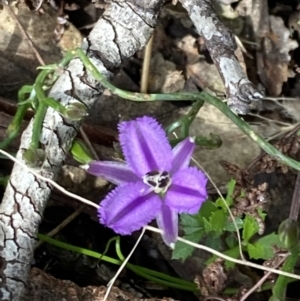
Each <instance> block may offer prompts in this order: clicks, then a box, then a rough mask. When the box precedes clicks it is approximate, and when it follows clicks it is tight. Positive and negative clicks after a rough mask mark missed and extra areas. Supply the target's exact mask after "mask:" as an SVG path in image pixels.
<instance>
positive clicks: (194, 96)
mask: <svg viewBox="0 0 300 301" xmlns="http://www.w3.org/2000/svg"><path fill="white" fill-rule="evenodd" d="M73 53H74V55H75V54H77V55H78V56H79V58H80V59H81V61H82V63H83V64H84V66H85V67H86V69H87V70H88V71H89V72H90V73H91V74H92V75H93V77H94V78H95V79H96V80H98V81H99V82H100V83H101V85H103V87H105V88H107V89H109V90H110V91H111V92H112V93H113V94H115V95H118V96H120V97H122V98H125V99H129V100H133V101H157V100H162V101H167V100H172V101H183V100H202V101H206V102H208V103H210V104H211V105H213V106H215V107H216V108H217V109H219V110H220V111H221V112H222V113H223V114H224V115H226V116H227V117H228V118H229V119H230V120H231V121H232V122H233V123H234V124H235V125H237V126H238V127H239V128H240V129H241V130H242V131H243V132H244V133H245V134H246V135H247V136H249V137H250V138H251V139H252V140H254V141H255V142H256V143H257V144H258V145H259V146H260V147H261V148H262V149H263V150H264V151H265V152H266V153H268V154H269V155H271V156H273V157H275V158H276V159H277V160H279V161H280V162H282V163H284V164H286V165H288V166H290V167H292V168H295V169H296V170H299V171H300V163H299V162H297V161H296V160H293V159H291V158H289V157H288V156H285V155H284V154H282V153H281V152H280V151H278V150H277V149H276V148H275V147H274V146H272V145H271V144H270V143H268V142H267V141H266V140H265V139H263V138H262V137H261V136H260V135H258V134H256V133H254V131H253V130H252V129H251V128H250V127H249V125H248V124H247V123H246V122H244V121H243V120H242V119H241V118H240V117H239V116H237V115H236V114H235V113H233V112H232V111H231V110H230V108H229V107H228V106H227V105H226V104H225V103H224V102H222V101H221V100H220V99H218V98H216V97H214V96H212V95H209V94H208V93H206V92H201V93H185V92H180V93H169V94H142V93H135V92H128V91H125V90H122V89H118V88H116V87H115V86H114V85H112V84H111V83H110V82H109V81H108V80H107V79H106V78H105V76H104V75H102V74H101V73H100V72H99V71H98V70H97V68H96V67H95V66H94V65H93V64H92V63H91V61H90V60H89V58H88V57H87V56H86V55H85V54H84V52H83V51H82V50H81V49H78V50H76V51H74V52H73Z"/></svg>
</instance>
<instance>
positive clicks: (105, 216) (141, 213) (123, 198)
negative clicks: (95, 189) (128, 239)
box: [98, 182, 162, 235]
mask: <svg viewBox="0 0 300 301" xmlns="http://www.w3.org/2000/svg"><path fill="white" fill-rule="evenodd" d="M161 204H162V203H161V200H160V198H159V196H158V195H157V194H155V193H153V192H151V190H149V188H148V187H147V186H146V185H145V184H144V183H142V182H136V183H125V184H122V185H120V186H118V187H117V188H116V189H114V190H113V191H112V192H110V193H109V194H108V195H107V196H106V198H105V199H104V200H103V201H102V202H101V204H100V208H99V210H98V214H99V217H100V222H101V224H103V225H105V226H107V227H109V228H111V229H113V230H114V231H115V232H116V233H120V234H122V235H127V234H131V233H132V232H133V231H135V230H138V229H140V228H141V227H143V226H145V225H146V224H148V223H149V222H150V221H151V220H153V219H154V218H155V217H156V215H157V213H158V212H159V210H160V208H161Z"/></svg>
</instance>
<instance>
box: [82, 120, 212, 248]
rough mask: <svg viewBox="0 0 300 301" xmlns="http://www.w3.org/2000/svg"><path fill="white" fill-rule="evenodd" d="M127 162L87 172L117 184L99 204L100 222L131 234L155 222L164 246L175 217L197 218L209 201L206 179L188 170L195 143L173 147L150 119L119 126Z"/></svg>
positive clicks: (172, 238)
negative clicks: (189, 215)
mask: <svg viewBox="0 0 300 301" xmlns="http://www.w3.org/2000/svg"><path fill="white" fill-rule="evenodd" d="M119 132H120V142H121V147H122V150H123V153H124V156H125V159H126V163H122V162H109V161H102V162H100V161H92V162H91V163H90V164H89V165H88V166H87V171H88V172H89V173H90V174H93V175H95V176H101V177H104V178H106V179H107V180H109V181H110V182H112V183H114V184H116V185H118V187H117V188H115V189H114V190H113V191H112V192H110V193H109V194H108V195H107V196H106V198H105V199H104V200H103V201H102V202H101V204H100V207H99V216H100V222H101V223H102V224H104V225H106V226H107V227H109V228H112V229H113V230H114V231H115V232H116V233H120V234H123V235H126V234H131V233H132V232H133V231H135V230H138V229H140V228H141V227H143V226H145V225H146V224H148V223H149V222H150V221H152V220H153V219H154V218H156V221H157V224H158V227H159V228H160V229H161V230H162V231H163V239H164V241H165V243H166V244H167V245H169V246H171V247H174V244H175V242H176V239H177V235H178V213H189V214H195V213H197V212H198V210H199V209H200V206H201V204H202V203H203V202H204V201H205V200H206V198H207V191H206V182H207V179H206V177H205V175H204V174H203V173H202V172H201V171H199V170H198V169H196V168H195V167H188V165H189V162H190V159H191V156H192V153H193V151H194V147H195V144H194V140H193V139H192V138H186V139H185V140H183V141H182V142H180V143H179V144H178V145H177V146H176V147H175V148H173V149H172V148H171V146H170V144H169V142H168V139H167V137H166V134H165V132H164V130H163V129H162V127H161V125H160V124H158V123H157V121H156V120H155V119H153V118H151V117H146V116H145V117H142V118H137V119H136V120H132V121H127V122H122V123H120V124H119Z"/></svg>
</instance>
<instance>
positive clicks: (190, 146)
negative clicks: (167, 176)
mask: <svg viewBox="0 0 300 301" xmlns="http://www.w3.org/2000/svg"><path fill="white" fill-rule="evenodd" d="M194 149H195V143H194V139H193V138H191V137H188V138H186V139H184V140H183V141H181V142H180V143H178V144H177V145H176V146H175V147H174V148H173V150H172V152H173V162H172V171H171V173H175V172H176V171H177V170H179V169H182V168H186V167H188V166H189V164H190V161H191V157H192V154H193V151H194Z"/></svg>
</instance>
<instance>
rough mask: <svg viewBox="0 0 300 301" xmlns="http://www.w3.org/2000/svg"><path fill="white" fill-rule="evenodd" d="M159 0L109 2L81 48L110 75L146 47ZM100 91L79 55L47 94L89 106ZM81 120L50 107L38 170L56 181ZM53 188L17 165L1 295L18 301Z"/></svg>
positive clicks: (5, 229)
mask: <svg viewBox="0 0 300 301" xmlns="http://www.w3.org/2000/svg"><path fill="white" fill-rule="evenodd" d="M161 2H162V1H161V0H142V1H141V0H131V1H128V0H127V1H126V2H125V1H120V0H119V1H112V2H111V3H110V4H109V6H108V8H107V9H106V11H105V13H104V15H103V17H102V18H101V19H100V20H99V22H98V23H97V25H96V26H95V28H94V29H93V31H92V32H91V34H90V35H89V37H88V39H87V40H86V41H85V42H84V45H83V48H84V49H85V50H86V51H87V54H88V56H89V57H90V58H91V60H92V62H93V63H94V64H95V65H96V66H97V67H98V68H99V70H100V71H101V72H102V73H103V74H105V76H107V77H109V76H110V75H111V72H110V71H112V70H113V69H115V68H117V67H119V66H120V64H121V63H122V62H123V60H125V59H127V58H129V57H131V56H132V55H133V54H134V53H135V52H136V51H137V50H139V49H141V48H142V47H143V46H145V44H146V42H147V41H148V39H149V38H150V36H151V34H152V31H153V28H154V27H155V25H156V20H157V14H158V12H159V9H160V5H161ZM101 93H102V88H101V86H100V85H99V83H97V82H95V81H94V79H93V78H91V77H90V76H89V75H88V74H87V73H86V71H85V69H84V67H83V65H82V63H81V62H80V60H79V59H74V60H72V61H71V62H70V64H69V67H68V69H67V70H66V71H65V72H64V73H63V75H62V76H61V77H60V78H59V79H58V81H57V82H56V83H55V85H54V87H53V88H52V90H51V92H50V96H52V97H54V98H55V99H58V100H60V101H61V102H62V103H63V104H67V103H69V102H70V101H72V100H74V99H75V100H78V101H82V102H83V103H84V104H85V105H86V106H87V107H88V108H91V107H92V106H93V104H94V103H95V101H97V99H98V98H99V96H100V95H101ZM79 126H80V124H79V123H70V122H67V121H66V120H64V119H63V118H62V117H61V116H60V115H59V114H57V113H56V112H55V111H53V110H51V109H49V110H48V111H47V116H46V118H45V120H44V124H43V132H42V135H41V138H40V142H41V144H42V145H43V147H44V148H45V151H46V155H47V159H46V161H45V162H44V163H43V165H42V167H41V168H40V169H39V173H40V174H42V175H43V176H46V177H49V178H51V179H55V178H56V175H57V172H58V171H59V169H60V167H61V165H62V163H63V162H64V160H65V157H66V154H67V152H68V150H69V148H70V146H71V143H72V140H73V138H74V137H75V135H76V133H77V131H78V128H79ZM31 133H32V122H31V123H30V125H29V126H28V128H27V129H26V130H25V131H24V133H23V136H22V141H21V146H20V149H19V151H18V153H17V158H18V159H19V160H20V161H23V159H22V153H23V151H24V150H25V149H27V148H28V146H29V143H30V139H31ZM50 192H51V187H50V186H49V185H48V184H47V183H44V182H43V181H41V180H39V179H37V178H36V177H35V176H33V175H32V174H31V173H30V172H29V171H28V170H26V169H24V168H22V167H20V166H19V165H17V164H16V165H15V166H14V168H13V171H12V174H11V177H10V180H9V182H8V185H7V188H6V191H5V195H4V198H3V201H2V203H1V205H0V278H1V280H0V299H1V300H2V301H6V300H12V301H18V300H22V294H23V292H24V288H25V286H26V280H27V277H28V272H29V269H30V264H31V261H32V258H33V250H34V245H35V242H36V235H37V232H38V227H39V224H40V222H41V219H42V214H43V211H44V209H45V207H46V203H47V200H48V198H49V194H50Z"/></svg>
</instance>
